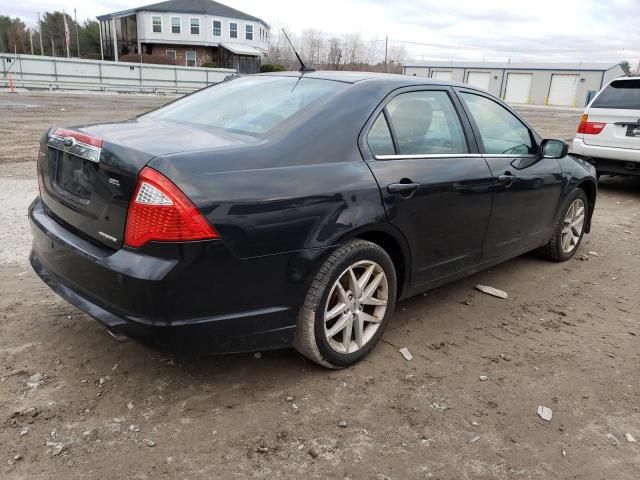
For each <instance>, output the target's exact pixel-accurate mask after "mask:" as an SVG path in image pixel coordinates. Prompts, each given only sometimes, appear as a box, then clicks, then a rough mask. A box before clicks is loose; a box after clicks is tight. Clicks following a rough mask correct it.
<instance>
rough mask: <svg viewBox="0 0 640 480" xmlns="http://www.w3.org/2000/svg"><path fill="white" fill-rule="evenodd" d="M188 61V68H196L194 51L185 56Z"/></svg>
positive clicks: (189, 51)
mask: <svg viewBox="0 0 640 480" xmlns="http://www.w3.org/2000/svg"><path fill="white" fill-rule="evenodd" d="M185 57H186V59H187V67H195V66H196V52H195V51H193V50H187V53H186V55H185Z"/></svg>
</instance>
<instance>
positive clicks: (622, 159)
mask: <svg viewBox="0 0 640 480" xmlns="http://www.w3.org/2000/svg"><path fill="white" fill-rule="evenodd" d="M571 152H572V153H576V154H578V155H581V156H583V157H588V158H590V159H592V160H593V162H592V163H593V164H594V165H595V166H596V169H597V170H598V172H608V173H624V174H631V175H640V150H633V149H630V148H613V147H602V146H598V145H587V144H586V143H584V140H583V139H582V138H575V139H574V140H573V143H572V145H571Z"/></svg>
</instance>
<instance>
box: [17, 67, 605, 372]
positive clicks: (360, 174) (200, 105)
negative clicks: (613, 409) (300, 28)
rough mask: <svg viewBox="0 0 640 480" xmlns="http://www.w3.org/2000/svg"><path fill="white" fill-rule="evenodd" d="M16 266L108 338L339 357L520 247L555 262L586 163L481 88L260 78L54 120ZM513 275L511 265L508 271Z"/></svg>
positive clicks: (561, 254)
mask: <svg viewBox="0 0 640 480" xmlns="http://www.w3.org/2000/svg"><path fill="white" fill-rule="evenodd" d="M37 170H38V181H39V186H40V196H39V197H38V198H37V199H36V200H35V201H34V202H33V204H32V205H31V206H30V208H29V217H30V221H31V228H32V231H33V250H32V253H31V264H32V266H33V268H34V270H35V271H36V272H37V274H38V275H39V276H40V277H41V278H42V279H43V280H44V281H45V282H46V283H47V284H48V285H49V286H50V287H51V288H52V289H53V290H54V291H55V292H57V293H58V294H59V295H61V296H62V297H63V298H65V299H66V300H67V301H69V302H70V303H72V304H73V305H75V306H77V307H78V308H80V309H81V310H83V311H85V312H87V313H88V314H89V315H91V316H93V317H94V318H96V319H97V320H99V321H100V322H102V323H103V324H104V325H105V326H106V327H107V329H108V330H109V331H110V332H112V333H113V334H114V335H118V336H126V337H131V338H135V339H137V340H139V341H140V342H142V343H145V344H148V345H150V346H153V347H156V348H161V349H168V350H181V349H189V350H191V351H200V352H208V353H222V352H238V351H252V350H263V349H275V348H285V347H291V346H293V347H295V348H296V349H297V350H298V351H300V352H301V353H302V354H304V355H306V356H307V357H309V358H310V359H312V360H314V361H315V362H318V363H320V364H322V365H325V366H327V367H333V368H339V367H345V366H348V365H351V364H353V363H355V362H357V361H358V360H360V359H362V358H363V357H364V356H365V355H366V354H367V353H368V352H369V351H370V350H371V349H372V348H373V347H374V346H375V344H376V343H377V342H378V340H379V339H380V337H381V336H382V335H383V332H384V330H385V327H386V326H387V324H388V323H389V320H390V319H391V317H392V315H393V310H394V306H395V304H396V301H397V300H399V299H402V298H406V297H409V296H412V295H415V294H417V293H420V292H424V291H426V290H429V289H432V288H434V287H437V286H439V285H441V284H443V283H446V282H450V281H452V280H455V279H457V278H460V277H463V276H465V275H469V274H471V273H474V272H477V271H479V270H481V269H484V268H487V267H490V266H492V265H495V264H497V263H499V262H503V261H505V260H508V259H510V258H513V257H515V256H518V255H521V254H523V253H525V252H528V251H531V250H539V251H540V252H541V253H542V254H543V255H544V256H546V257H547V258H549V259H551V260H556V261H562V260H567V259H569V258H571V257H572V256H573V255H574V254H575V252H576V250H577V249H578V247H579V245H580V242H581V240H582V237H583V235H584V233H585V232H588V231H589V228H590V223H591V216H592V213H593V208H594V204H595V201H596V189H597V182H596V177H595V171H594V169H593V167H592V166H591V165H589V164H588V163H586V162H584V161H582V160H580V159H578V158H575V157H572V156H571V155H568V154H567V147H566V145H565V143H564V142H562V141H558V140H542V139H541V138H540V137H539V136H538V134H536V132H535V131H534V130H533V129H532V128H531V127H530V126H529V125H528V124H527V123H526V122H525V121H524V120H523V119H522V118H520V117H519V116H518V114H517V113H515V112H514V111H513V110H512V109H511V108H509V107H508V106H507V105H505V104H504V103H502V102H501V101H500V100H498V99H497V98H495V97H493V96H491V95H489V94H488V93H486V92H483V91H479V90H477V89H474V88H472V87H469V86H467V85H462V84H455V83H450V82H440V81H435V80H430V79H420V78H416V77H406V76H400V75H377V74H367V73H338V72H314V73H311V72H309V73H302V74H301V73H278V74H269V75H257V76H250V77H244V78H238V79H234V80H230V81H227V82H224V83H221V84H219V85H216V86H212V87H209V88H205V89H203V90H200V91H198V92H196V93H194V94H192V95H189V96H186V97H183V98H181V99H179V100H176V101H174V102H172V103H170V104H168V105H166V106H164V107H162V108H159V109H157V110H154V111H152V112H149V113H146V114H144V115H141V116H139V117H137V118H135V119H132V120H129V121H124V122H118V123H108V124H101V125H89V126H82V127H75V128H68V129H66V128H54V129H51V130H50V131H49V132H47V133H46V134H45V135H44V136H43V138H42V142H41V146H40V152H39V156H38V164H37ZM526 274H527V273H526V272H524V271H523V272H522V275H526Z"/></svg>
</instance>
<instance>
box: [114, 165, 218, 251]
mask: <svg viewBox="0 0 640 480" xmlns="http://www.w3.org/2000/svg"><path fill="white" fill-rule="evenodd" d="M214 238H220V235H219V234H218V232H216V231H215V229H214V228H213V227H212V226H211V225H210V224H209V223H208V222H207V221H206V220H205V218H204V217H203V216H202V214H201V213H200V212H199V211H198V209H197V208H196V207H195V205H194V204H193V203H192V202H191V200H189V199H188V198H187V197H186V196H185V194H184V193H182V192H181V191H180V189H179V188H178V187H176V186H175V185H174V184H173V183H172V182H171V181H170V180H169V179H168V178H166V177H165V176H163V175H162V174H161V173H159V172H157V171H156V170H153V169H152V168H149V167H145V168H144V169H143V170H142V172H140V175H139V176H138V185H137V186H136V190H135V192H134V194H133V197H132V199H131V203H130V204H129V212H128V214H127V226H126V230H125V233H124V243H125V245H128V246H130V247H134V248H137V247H140V246H142V245H144V244H145V243H147V242H149V241H152V240H154V241H158V242H186V241H191V240H207V239H214Z"/></svg>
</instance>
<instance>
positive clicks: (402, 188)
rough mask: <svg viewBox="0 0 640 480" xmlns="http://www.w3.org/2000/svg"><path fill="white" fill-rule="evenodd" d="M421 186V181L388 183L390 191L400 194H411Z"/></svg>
mask: <svg viewBox="0 0 640 480" xmlns="http://www.w3.org/2000/svg"><path fill="white" fill-rule="evenodd" d="M418 188H420V184H419V183H392V184H390V185H387V191H388V192H389V193H399V194H400V195H409V194H411V193H413V192H415V191H416V190H417V189H418Z"/></svg>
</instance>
